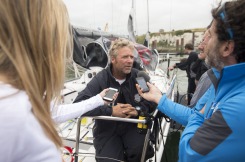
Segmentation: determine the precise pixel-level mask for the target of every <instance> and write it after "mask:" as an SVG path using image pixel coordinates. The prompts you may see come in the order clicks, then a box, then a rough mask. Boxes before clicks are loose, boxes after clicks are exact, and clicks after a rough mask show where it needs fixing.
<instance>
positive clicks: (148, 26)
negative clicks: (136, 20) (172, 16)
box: [146, 0, 150, 32]
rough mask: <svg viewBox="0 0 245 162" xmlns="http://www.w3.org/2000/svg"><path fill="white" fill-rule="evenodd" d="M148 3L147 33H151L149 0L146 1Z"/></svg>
mask: <svg viewBox="0 0 245 162" xmlns="http://www.w3.org/2000/svg"><path fill="white" fill-rule="evenodd" d="M146 1H147V32H149V31H150V25H149V21H150V20H149V2H148V0H146Z"/></svg>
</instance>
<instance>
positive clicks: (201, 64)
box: [191, 59, 209, 80]
mask: <svg viewBox="0 0 245 162" xmlns="http://www.w3.org/2000/svg"><path fill="white" fill-rule="evenodd" d="M208 69H209V66H208V65H207V64H206V63H205V60H200V59H198V60H197V61H196V62H195V63H194V64H193V66H192V67H191V70H192V71H193V72H194V73H196V77H195V79H196V80H199V79H200V78H201V76H202V74H203V73H205V72H206V71H207V70H208Z"/></svg>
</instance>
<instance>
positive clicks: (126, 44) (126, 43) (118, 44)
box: [109, 38, 134, 57]
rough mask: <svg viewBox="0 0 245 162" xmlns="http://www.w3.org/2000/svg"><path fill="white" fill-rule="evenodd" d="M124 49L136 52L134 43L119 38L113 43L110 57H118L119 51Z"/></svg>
mask: <svg viewBox="0 0 245 162" xmlns="http://www.w3.org/2000/svg"><path fill="white" fill-rule="evenodd" d="M123 47H128V48H129V49H131V50H132V51H133V50H134V44H133V43H132V42H130V41H129V40H127V39H125V38H118V39H116V40H115V41H113V42H112V44H111V46H110V49H109V56H110V57H117V55H118V53H117V52H118V50H119V49H121V48H123Z"/></svg>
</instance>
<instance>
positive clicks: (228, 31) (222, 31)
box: [212, 0, 245, 62]
mask: <svg viewBox="0 0 245 162" xmlns="http://www.w3.org/2000/svg"><path fill="white" fill-rule="evenodd" d="M212 16H213V18H214V20H215V21H216V33H217V35H218V40H219V41H221V42H223V41H234V42H235V48H234V52H233V54H235V55H236V60H237V61H238V62H245V32H244V31H245V1H244V0H234V1H229V2H224V3H223V4H222V5H221V4H220V5H219V6H218V7H217V8H214V9H213V10H212Z"/></svg>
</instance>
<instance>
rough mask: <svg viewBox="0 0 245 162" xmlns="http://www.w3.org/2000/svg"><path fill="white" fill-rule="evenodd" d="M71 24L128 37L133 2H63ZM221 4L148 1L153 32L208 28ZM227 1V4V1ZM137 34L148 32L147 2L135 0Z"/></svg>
mask: <svg viewBox="0 0 245 162" xmlns="http://www.w3.org/2000/svg"><path fill="white" fill-rule="evenodd" d="M63 1H64V3H65V4H66V6H67V9H68V13H69V16H70V21H71V24H72V25H74V26H76V27H85V28H90V29H95V30H96V29H100V30H102V31H104V28H105V26H106V24H108V32H111V33H115V34H124V35H128V31H127V30H128V29H127V23H128V17H129V13H130V10H131V8H132V0H63ZM219 1H220V0H148V6H149V31H150V32H151V33H152V32H158V31H159V30H160V29H164V31H171V30H182V29H193V28H205V27H207V26H208V25H209V23H210V22H211V9H212V8H214V7H216V6H217V5H218V3H219ZM223 1H226V0H223ZM135 31H136V34H137V35H142V34H145V33H146V32H147V31H148V21H147V0H135Z"/></svg>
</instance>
